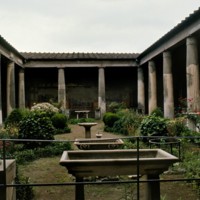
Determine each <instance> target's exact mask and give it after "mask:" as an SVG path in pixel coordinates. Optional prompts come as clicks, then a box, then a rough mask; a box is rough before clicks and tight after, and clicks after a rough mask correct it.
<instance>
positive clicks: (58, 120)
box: [51, 113, 67, 129]
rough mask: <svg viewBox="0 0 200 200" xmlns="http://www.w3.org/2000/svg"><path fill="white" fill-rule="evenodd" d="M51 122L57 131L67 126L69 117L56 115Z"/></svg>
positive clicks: (60, 114)
mask: <svg viewBox="0 0 200 200" xmlns="http://www.w3.org/2000/svg"><path fill="white" fill-rule="evenodd" d="M51 121H52V124H53V126H54V127H55V128H57V129H64V128H65V127H66V126H67V116H66V115H64V114H62V113H55V114H54V115H53V117H52V118H51Z"/></svg>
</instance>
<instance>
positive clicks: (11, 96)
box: [7, 62, 16, 115]
mask: <svg viewBox="0 0 200 200" xmlns="http://www.w3.org/2000/svg"><path fill="white" fill-rule="evenodd" d="M15 107H16V103H15V63H14V62H10V63H9V64H8V65H7V115H9V114H10V112H11V111H12V110H13V109H14V108H15Z"/></svg>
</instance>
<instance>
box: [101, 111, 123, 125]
mask: <svg viewBox="0 0 200 200" xmlns="http://www.w3.org/2000/svg"><path fill="white" fill-rule="evenodd" d="M118 119H119V115H117V114H116V113H111V112H107V113H105V114H104V116H103V122H104V124H105V126H107V127H110V128H112V127H113V125H114V123H115V122H116V121H117V120H118Z"/></svg>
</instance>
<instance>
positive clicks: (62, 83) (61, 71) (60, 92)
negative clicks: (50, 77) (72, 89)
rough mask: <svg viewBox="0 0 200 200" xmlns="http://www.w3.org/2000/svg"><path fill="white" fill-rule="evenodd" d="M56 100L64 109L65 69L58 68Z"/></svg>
mask: <svg viewBox="0 0 200 200" xmlns="http://www.w3.org/2000/svg"><path fill="white" fill-rule="evenodd" d="M58 102H61V103H62V109H64V110H65V109H66V86H65V69H64V68H59V69H58Z"/></svg>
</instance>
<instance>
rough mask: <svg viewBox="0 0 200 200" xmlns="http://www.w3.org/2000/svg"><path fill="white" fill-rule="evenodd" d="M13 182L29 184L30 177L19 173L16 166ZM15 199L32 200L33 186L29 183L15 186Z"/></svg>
mask: <svg viewBox="0 0 200 200" xmlns="http://www.w3.org/2000/svg"><path fill="white" fill-rule="evenodd" d="M15 183H16V184H30V179H29V177H25V176H22V175H19V173H18V168H17V170H16V178H15ZM16 199H17V200H32V199H34V192H33V187H32V186H30V185H26V186H21V187H16Z"/></svg>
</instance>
